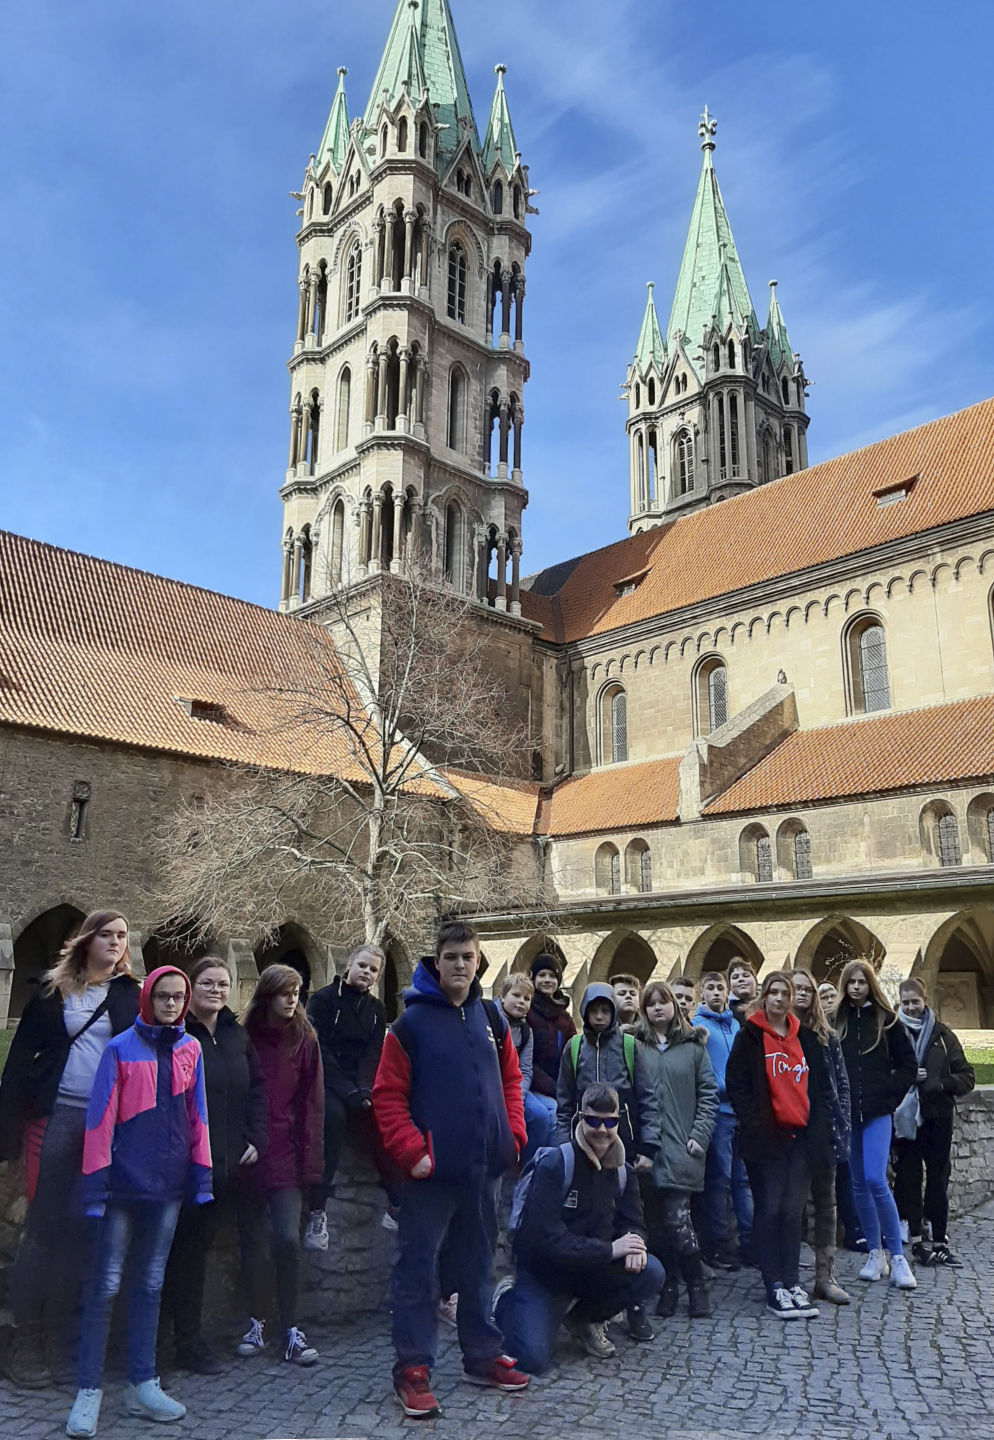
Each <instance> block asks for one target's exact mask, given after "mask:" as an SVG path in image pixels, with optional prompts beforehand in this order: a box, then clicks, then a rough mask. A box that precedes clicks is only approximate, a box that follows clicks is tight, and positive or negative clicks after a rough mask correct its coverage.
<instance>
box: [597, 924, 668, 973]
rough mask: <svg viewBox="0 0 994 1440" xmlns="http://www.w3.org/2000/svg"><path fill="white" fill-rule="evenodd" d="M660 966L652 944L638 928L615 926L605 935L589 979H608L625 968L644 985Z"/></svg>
mask: <svg viewBox="0 0 994 1440" xmlns="http://www.w3.org/2000/svg"><path fill="white" fill-rule="evenodd" d="M655 968H656V954H655V951H654V950H653V948H652V946H651V945H650V944H649V942H648V941H647V940H644V939H643V938H642V936H641V935H638V934H636V932H635V931H634V930H614V931H612V932H611V934H610V935H607V936H605V937H604V939H603V940H602V941H601V943H600V944H599V945H598V947H597V949H596V950H595V951H594V956H593V959H592V960H591V962H590V971H589V980H588V983H591V982H593V981H595V980H607V979H608V978H609V977H610V976H611V975H616V974H618V973H619V972H620V971H624V972H625V973H626V974H628V975H635V976H636V977H637V978H638V980H639V982H640V984H642V985H644V984H645V982H646V981H647V980H648V979H649V976H650V975H651V974H652V972H653V971H654V970H655Z"/></svg>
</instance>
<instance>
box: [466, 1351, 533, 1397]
mask: <svg viewBox="0 0 994 1440" xmlns="http://www.w3.org/2000/svg"><path fill="white" fill-rule="evenodd" d="M462 1374H463V1379H464V1380H468V1381H469V1383H470V1384H471V1385H489V1386H490V1387H491V1388H492V1389H494V1390H524V1388H525V1386H526V1385H527V1384H528V1382H529V1381H530V1380H531V1378H532V1377H531V1376H530V1375H525V1374H524V1373H523V1371H521V1370H515V1368H514V1361H513V1360H512V1359H511V1357H510V1355H498V1356H497V1358H496V1360H491V1362H490V1364H489V1366H488V1367H487V1369H486V1370H484V1371H483V1373H482V1374H478V1375H474V1374H473V1372H472V1371H470V1370H464V1371H463V1372H462Z"/></svg>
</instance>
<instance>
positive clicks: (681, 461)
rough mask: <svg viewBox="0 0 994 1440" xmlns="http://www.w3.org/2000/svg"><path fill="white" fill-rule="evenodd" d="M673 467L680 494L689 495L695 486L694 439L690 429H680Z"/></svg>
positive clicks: (675, 441) (677, 434)
mask: <svg viewBox="0 0 994 1440" xmlns="http://www.w3.org/2000/svg"><path fill="white" fill-rule="evenodd" d="M674 446H675V452H676V453H675V455H674V465H673V468H674V470H675V472H676V488H677V494H678V495H689V494H690V492H691V491H692V490H693V488H694V441H693V438H692V436H691V434H690V431H689V430H678V431H677V433H676V436H675V439H674Z"/></svg>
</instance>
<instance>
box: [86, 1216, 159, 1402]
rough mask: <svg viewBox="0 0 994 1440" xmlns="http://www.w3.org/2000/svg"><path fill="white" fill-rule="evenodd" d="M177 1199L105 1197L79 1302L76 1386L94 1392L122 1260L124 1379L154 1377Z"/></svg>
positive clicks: (136, 1382) (134, 1380)
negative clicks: (125, 1298)
mask: <svg viewBox="0 0 994 1440" xmlns="http://www.w3.org/2000/svg"><path fill="white" fill-rule="evenodd" d="M179 1211H180V1202H179V1201H178V1200H168V1201H158V1200H134V1201H130V1202H124V1201H113V1200H112V1201H110V1202H109V1203H108V1205H107V1213H106V1214H105V1215H104V1217H103V1219H102V1220H101V1221H100V1228H99V1231H98V1235H97V1243H96V1253H95V1255H94V1259H93V1267H92V1270H91V1274H90V1278H89V1280H88V1282H87V1285H86V1291H85V1297H84V1300H83V1324H82V1329H81V1331H80V1339H79V1388H80V1389H81V1390H99V1389H100V1387H101V1382H102V1379H103V1372H104V1353H105V1351H106V1349H107V1335H108V1332H109V1330H110V1317H111V1311H112V1310H113V1308H114V1299H115V1297H116V1295H117V1292H118V1291H119V1290H120V1288H121V1275H122V1273H123V1271H124V1266H125V1262H127V1264H128V1325H127V1332H128V1379H129V1380H130V1381H131V1382H132V1384H133V1385H140V1384H141V1382H142V1381H143V1380H152V1379H154V1377H155V1373H156V1369H155V1335H156V1331H157V1329H158V1327H159V1302H160V1299H161V1296H162V1281H163V1277H164V1275H165V1273H166V1261H167V1260H168V1259H169V1248H170V1246H171V1245H172V1243H173V1232H174V1231H175V1229H176V1221H177V1220H178V1219H179Z"/></svg>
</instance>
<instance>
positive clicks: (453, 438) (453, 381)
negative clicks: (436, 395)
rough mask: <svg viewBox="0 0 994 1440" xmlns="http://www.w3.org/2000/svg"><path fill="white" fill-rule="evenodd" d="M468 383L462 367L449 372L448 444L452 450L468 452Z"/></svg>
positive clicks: (455, 367) (458, 366)
mask: <svg viewBox="0 0 994 1440" xmlns="http://www.w3.org/2000/svg"><path fill="white" fill-rule="evenodd" d="M468 388H469V387H468V383H467V377H466V372H465V370H463V368H462V366H461V365H453V367H452V369H451V371H450V372H449V408H448V430H447V443H448V445H449V447H450V449H452V450H461V451H462V452H463V453H465V450H466V399H467V390H468Z"/></svg>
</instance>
